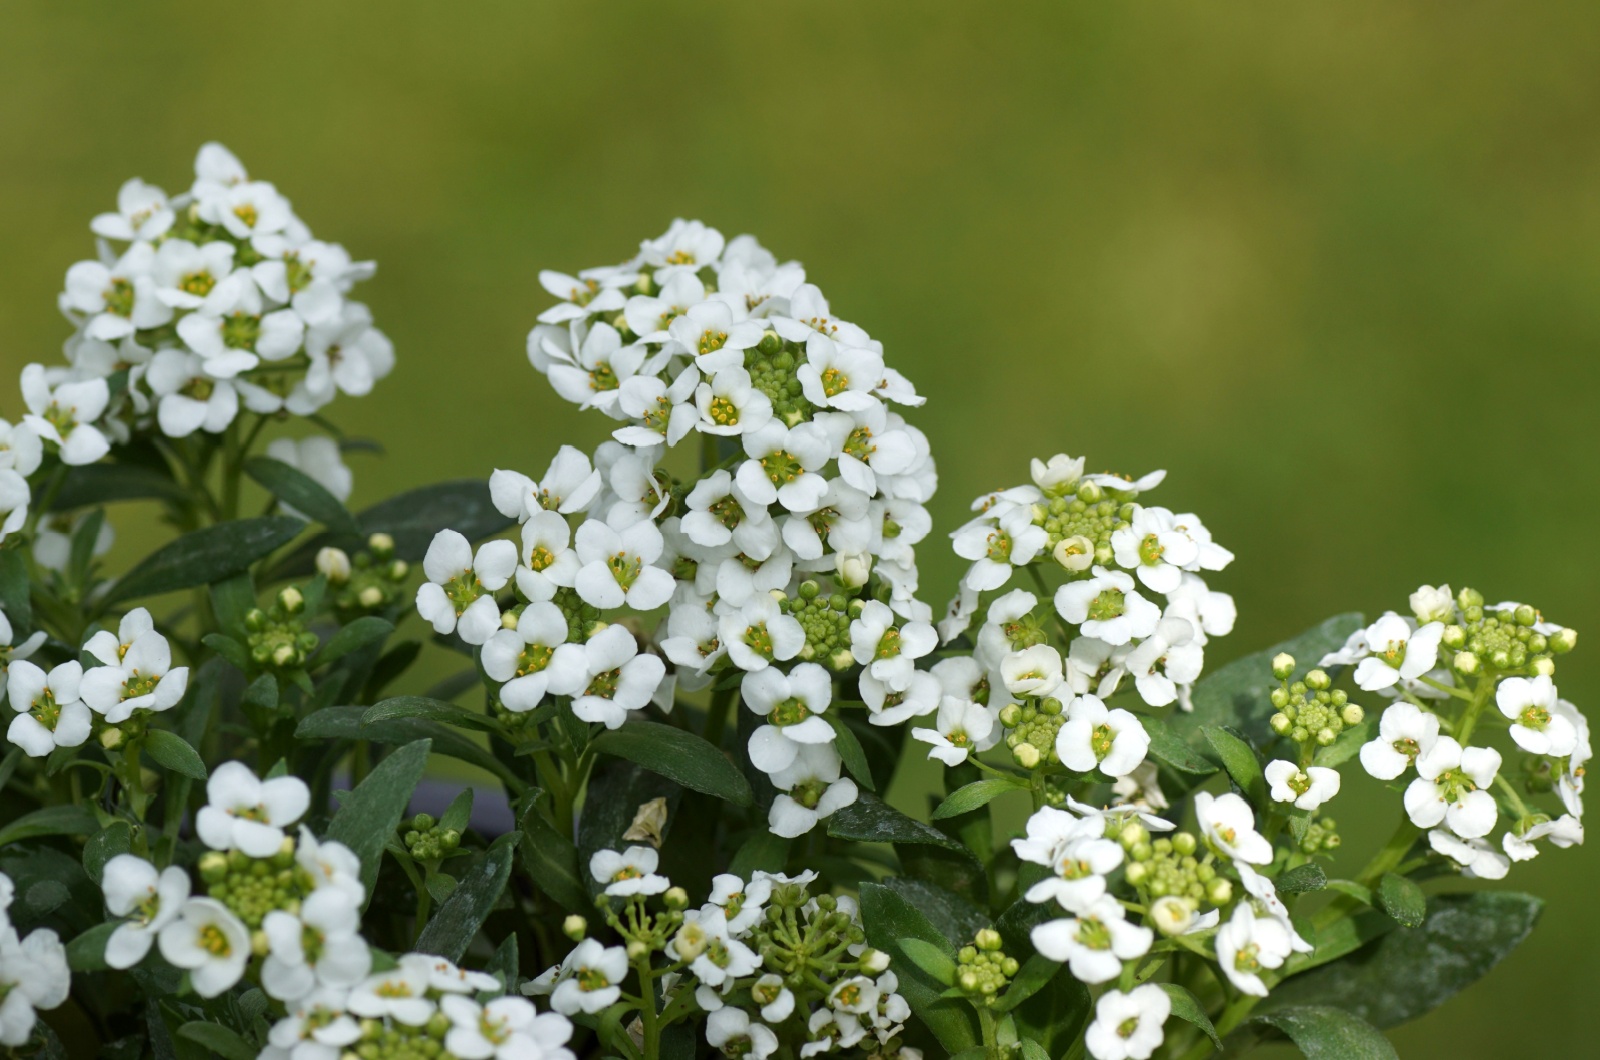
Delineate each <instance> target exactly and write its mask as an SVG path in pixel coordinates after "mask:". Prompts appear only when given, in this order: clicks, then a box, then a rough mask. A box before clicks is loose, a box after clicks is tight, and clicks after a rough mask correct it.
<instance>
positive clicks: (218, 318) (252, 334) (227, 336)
mask: <svg viewBox="0 0 1600 1060" xmlns="http://www.w3.org/2000/svg"><path fill="white" fill-rule="evenodd" d="M178 337H179V338H181V339H182V340H183V341H184V344H185V345H187V346H188V347H189V348H190V349H191V350H193V351H194V352H195V353H198V354H199V355H200V356H201V357H203V358H205V361H206V371H208V372H210V373H211V374H212V376H214V377H215V378H217V379H232V378H233V377H234V376H236V375H238V374H239V373H240V372H247V371H249V370H250V369H252V368H254V367H256V366H257V365H258V364H260V363H261V362H262V361H281V360H283V359H284V358H286V357H289V356H290V355H292V354H293V353H294V352H295V351H296V350H298V349H300V344H301V341H302V340H303V339H304V337H305V322H304V321H302V320H301V319H300V316H299V314H297V313H296V312H295V311H294V310H292V309H278V310H274V311H272V312H266V311H265V307H264V305H263V303H262V299H261V289H260V288H259V287H257V286H256V283H255V281H254V280H253V279H251V278H250V274H249V273H248V272H245V271H243V270H240V271H238V272H235V273H233V274H232V275H230V276H229V277H227V278H226V279H224V280H222V281H221V282H220V283H218V284H217V286H216V287H215V288H213V289H212V291H211V293H210V294H208V295H207V296H206V300H205V304H204V305H202V306H201V307H200V308H199V309H197V310H195V311H194V312H193V313H190V314H189V315H187V316H185V317H183V318H182V319H181V320H179V321H178Z"/></svg>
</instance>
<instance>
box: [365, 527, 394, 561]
mask: <svg viewBox="0 0 1600 1060" xmlns="http://www.w3.org/2000/svg"><path fill="white" fill-rule="evenodd" d="M367 548H368V549H370V550H371V552H372V554H373V555H375V556H385V555H388V554H389V553H391V552H393V551H394V538H392V537H390V536H389V535H388V534H382V533H380V534H373V535H372V536H370V537H368V538H367Z"/></svg>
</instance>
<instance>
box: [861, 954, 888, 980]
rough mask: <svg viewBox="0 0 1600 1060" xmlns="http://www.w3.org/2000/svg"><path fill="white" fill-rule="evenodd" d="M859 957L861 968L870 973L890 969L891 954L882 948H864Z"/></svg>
mask: <svg viewBox="0 0 1600 1060" xmlns="http://www.w3.org/2000/svg"><path fill="white" fill-rule="evenodd" d="M859 959H860V961H861V970H862V971H863V972H866V973H868V974H869V975H878V974H880V973H882V972H885V971H888V969H889V955H888V954H887V953H884V952H883V951H882V950H873V949H868V950H863V951H862V953H861V957H860V958H859Z"/></svg>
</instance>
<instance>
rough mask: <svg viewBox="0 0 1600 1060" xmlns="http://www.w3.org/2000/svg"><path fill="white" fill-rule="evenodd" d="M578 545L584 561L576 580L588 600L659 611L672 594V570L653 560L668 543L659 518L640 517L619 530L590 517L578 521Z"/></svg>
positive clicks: (605, 605)
mask: <svg viewBox="0 0 1600 1060" xmlns="http://www.w3.org/2000/svg"><path fill="white" fill-rule="evenodd" d="M576 546H577V552H578V562H579V563H580V564H581V565H582V566H580V568H579V569H578V573H577V575H576V577H575V579H574V581H573V585H574V587H575V588H576V589H577V590H578V595H579V596H581V597H582V598H583V600H584V602H585V603H588V604H592V605H593V606H595V607H598V608H601V609H603V610H609V609H612V608H618V607H623V606H627V607H631V608H633V609H634V610H635V611H653V610H655V609H656V608H658V607H660V606H661V605H662V604H664V603H666V602H667V601H668V600H670V599H671V598H672V589H673V582H672V575H671V574H668V573H667V572H666V571H664V570H662V569H661V568H660V567H657V566H654V565H653V564H654V563H655V561H656V560H657V559H659V558H660V556H661V551H662V548H663V546H664V543H663V541H662V538H661V531H660V530H659V529H657V528H656V525H655V524H654V523H651V522H638V523H634V524H633V525H632V526H630V527H627V528H626V529H624V530H622V531H621V532H620V533H619V532H618V531H616V530H613V529H612V528H611V527H609V526H607V525H606V524H605V523H603V522H599V521H597V520H594V519H590V520H589V521H588V522H585V523H584V524H583V525H582V526H580V527H578V535H577V541H576Z"/></svg>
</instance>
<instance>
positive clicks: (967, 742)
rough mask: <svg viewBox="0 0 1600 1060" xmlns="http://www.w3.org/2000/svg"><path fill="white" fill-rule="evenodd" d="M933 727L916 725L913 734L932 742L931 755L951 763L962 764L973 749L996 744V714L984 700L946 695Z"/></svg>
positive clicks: (915, 737)
mask: <svg viewBox="0 0 1600 1060" xmlns="http://www.w3.org/2000/svg"><path fill="white" fill-rule="evenodd" d="M934 724H935V725H936V726H937V727H936V728H932V729H912V730H911V738H912V739H914V740H921V741H922V742H923V743H926V744H931V745H932V746H931V747H930V749H929V750H928V757H929V758H937V759H938V760H939V761H941V762H943V763H944V764H945V765H947V766H958V765H960V764H961V763H962V762H965V761H966V760H967V755H968V754H969V753H971V752H973V751H978V750H982V749H984V748H986V747H990V746H993V744H994V741H993V740H991V739H990V736H991V735H992V734H993V733H994V715H993V714H992V713H990V712H989V708H987V707H985V706H983V705H982V704H981V703H974V702H972V701H971V700H967V699H956V698H955V697H954V696H946V697H945V698H944V700H943V701H942V702H940V704H939V715H938V718H937V720H936V721H935V723H934Z"/></svg>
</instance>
